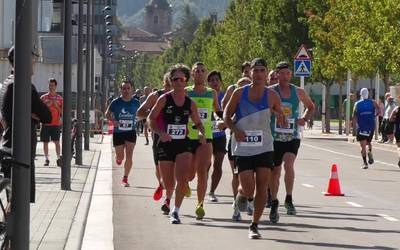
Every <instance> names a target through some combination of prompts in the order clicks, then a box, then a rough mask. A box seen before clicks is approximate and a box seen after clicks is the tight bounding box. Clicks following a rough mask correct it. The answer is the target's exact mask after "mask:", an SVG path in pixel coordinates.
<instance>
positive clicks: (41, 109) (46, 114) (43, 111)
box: [31, 85, 51, 123]
mask: <svg viewBox="0 0 400 250" xmlns="http://www.w3.org/2000/svg"><path fill="white" fill-rule="evenodd" d="M31 98H32V100H31V101H32V117H33V118H34V119H38V120H39V121H40V122H41V123H50V122H51V112H50V110H49V108H48V107H47V105H46V104H45V103H44V102H43V101H42V100H41V99H40V97H39V94H38V92H37V91H36V88H35V86H34V85H32V96H31Z"/></svg>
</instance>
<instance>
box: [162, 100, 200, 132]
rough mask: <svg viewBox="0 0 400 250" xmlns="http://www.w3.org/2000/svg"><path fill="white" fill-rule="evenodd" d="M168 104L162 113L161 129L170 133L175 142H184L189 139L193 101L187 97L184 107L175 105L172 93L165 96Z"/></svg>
mask: <svg viewBox="0 0 400 250" xmlns="http://www.w3.org/2000/svg"><path fill="white" fill-rule="evenodd" d="M165 98H166V102H165V106H164V108H163V109H162V111H161V113H160V114H161V119H160V120H159V121H161V123H160V122H159V124H158V125H159V128H161V129H162V130H163V131H165V132H166V133H168V134H169V135H170V136H171V137H172V139H173V140H183V139H186V138H187V134H188V126H187V124H188V121H189V116H190V114H191V104H192V100H190V98H189V97H187V96H185V102H184V103H183V105H182V106H178V105H176V104H175V101H174V98H173V97H172V95H171V93H167V94H165Z"/></svg>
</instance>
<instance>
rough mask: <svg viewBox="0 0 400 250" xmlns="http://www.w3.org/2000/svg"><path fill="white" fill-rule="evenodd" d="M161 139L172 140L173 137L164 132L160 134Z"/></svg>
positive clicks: (162, 140) (164, 140)
mask: <svg viewBox="0 0 400 250" xmlns="http://www.w3.org/2000/svg"><path fill="white" fill-rule="evenodd" d="M160 141H161V142H168V141H172V137H171V136H170V135H169V134H167V133H162V134H160Z"/></svg>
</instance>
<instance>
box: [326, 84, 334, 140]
mask: <svg viewBox="0 0 400 250" xmlns="http://www.w3.org/2000/svg"><path fill="white" fill-rule="evenodd" d="M331 85H332V82H330V81H327V82H326V88H325V89H326V92H325V93H326V94H325V97H326V98H325V131H326V133H330V132H331V111H330V107H329V98H330V95H331Z"/></svg>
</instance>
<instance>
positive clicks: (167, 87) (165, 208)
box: [136, 72, 173, 214]
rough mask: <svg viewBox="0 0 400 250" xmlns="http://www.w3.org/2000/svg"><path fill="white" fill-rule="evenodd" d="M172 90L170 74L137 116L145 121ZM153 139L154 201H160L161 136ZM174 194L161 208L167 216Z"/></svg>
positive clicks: (161, 191) (155, 134)
mask: <svg viewBox="0 0 400 250" xmlns="http://www.w3.org/2000/svg"><path fill="white" fill-rule="evenodd" d="M170 90H171V83H170V79H169V72H168V73H166V74H165V75H164V79H163V89H161V90H158V91H155V92H153V93H151V94H150V95H149V97H148V98H147V99H146V101H145V102H144V103H143V104H142V105H140V107H139V109H138V111H137V114H136V115H137V116H138V117H139V119H144V118H145V117H147V116H148V114H149V113H150V110H151V109H152V108H153V106H154V105H155V104H156V102H157V99H158V98H159V97H160V96H161V95H163V94H165V93H167V92H168V91H170ZM152 138H153V146H152V149H153V159H154V165H155V166H156V177H157V180H158V187H157V188H156V190H155V191H154V194H153V199H154V200H156V201H158V200H160V199H161V198H162V195H163V189H164V187H163V184H162V179H161V173H160V165H159V164H158V163H159V162H158V156H157V143H158V140H159V136H158V134H157V133H154V132H152ZM172 193H173V192H169V193H168V192H167V194H166V196H167V197H166V199H165V201H164V203H163V205H162V207H161V209H162V211H164V212H165V213H166V214H168V213H169V201H170V200H171V197H172Z"/></svg>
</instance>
